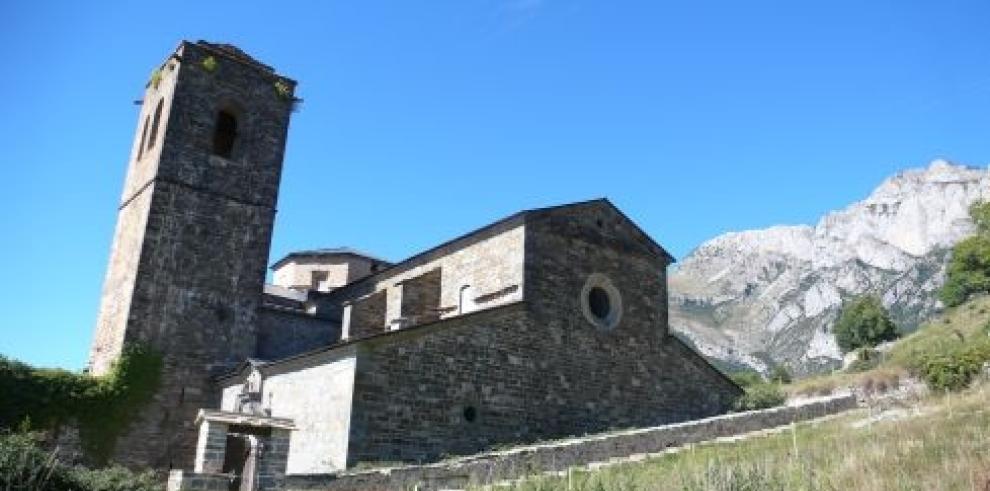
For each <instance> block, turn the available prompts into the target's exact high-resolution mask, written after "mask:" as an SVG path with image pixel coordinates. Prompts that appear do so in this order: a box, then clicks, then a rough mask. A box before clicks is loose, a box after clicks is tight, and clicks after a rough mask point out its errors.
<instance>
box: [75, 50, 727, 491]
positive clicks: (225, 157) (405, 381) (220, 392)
mask: <svg viewBox="0 0 990 491" xmlns="http://www.w3.org/2000/svg"><path fill="white" fill-rule="evenodd" d="M295 86H296V83H295V82H294V81H293V80H291V79H289V78H286V77H284V76H282V75H279V74H277V73H276V72H275V71H274V70H273V69H272V68H271V67H269V66H266V65H264V64H263V63H260V62H259V61H257V60H255V59H253V58H252V57H250V56H248V55H247V54H245V53H244V52H242V51H241V50H239V49H237V48H236V47H234V46H231V45H226V44H214V43H207V42H204V41H199V42H182V43H181V44H180V45H179V46H178V48H177V50H176V51H175V52H174V53H173V54H171V55H170V56H169V57H168V58H167V59H166V60H165V61H164V62H163V63H162V64H161V65H160V67H159V68H158V69H157V70H156V71H155V72H154V75H153V76H152V78H151V80H150V81H149V82H148V85H147V88H146V91H145V94H144V99H143V105H142V107H141V112H140V116H139V120H138V127H137V134H136V136H135V139H134V146H133V149H132V152H131V158H130V162H129V168H128V172H127V177H126V181H125V183H124V191H123V197H122V199H121V204H120V208H119V211H118V221H117V227H116V231H115V235H114V240H113V246H112V250H111V255H110V264H109V268H108V271H107V275H106V279H105V286H104V289H103V294H102V299H101V306H100V310H99V318H98V321H97V325H96V331H95V336H94V341H93V346H92V350H91V357H90V370H91V372H92V373H94V374H101V373H105V372H106V371H107V370H108V369H109V367H110V366H111V364H112V362H113V360H115V359H116V357H118V356H119V355H120V353H121V352H122V349H123V348H124V346H126V345H127V344H129V343H144V344H146V345H150V346H152V347H153V348H155V349H157V350H158V351H159V352H161V353H162V354H163V355H164V360H165V369H164V373H163V380H162V385H161V388H160V390H159V392H158V394H157V395H156V396H155V398H154V400H153V401H152V402H151V403H150V404H149V405H148V406H146V408H145V409H144V411H143V412H142V414H141V415H140V416H139V417H138V418H137V420H136V422H135V423H134V424H133V425H132V426H131V427H130V428H128V430H127V431H126V432H125V434H124V436H123V437H122V438H121V439H120V440H119V441H118V444H117V450H116V453H117V455H116V459H117V460H119V461H122V462H125V463H130V464H140V465H151V466H154V467H158V468H163V469H164V468H174V469H180V468H181V469H194V470H195V472H196V474H189V473H188V471H187V474H186V475H185V478H186V483H185V484H182V483H181V482H179V483H178V484H175V485H174V486H173V487H175V488H176V489H178V488H182V489H191V487H190V486H192V485H191V484H189V483H190V482H192V481H191V480H190V479H191V478H190V476H193V475H196V476H209V475H237V476H242V477H243V480H244V483H245V484H243V486H248V487H242V488H241V489H251V487H252V486H253V488H254V489H268V488H272V487H277V483H278V482H279V479H282V478H283V477H284V476H285V475H286V474H288V475H293V474H328V473H334V472H339V471H341V470H344V469H347V468H349V467H352V466H354V465H356V464H358V463H362V462H375V461H404V462H428V461H433V460H437V459H439V458H441V457H442V456H445V455H456V454H467V453H472V452H478V451H481V450H484V449H487V448H491V447H492V446H494V445H504V444H508V443H516V442H532V441H537V440H541V439H549V438H558V437H562V436H567V435H576V434H585V433H590V432H598V431H603V430H608V429H613V428H624V427H635V426H644V425H656V424H662V423H669V422H676V421H683V420H688V419H695V418H701V417H706V416H710V415H714V414H718V413H721V412H725V411H726V410H728V408H729V407H730V406H731V404H732V402H733V400H734V399H735V398H736V397H737V396H738V395H739V394H740V392H741V391H740V389H739V388H738V387H737V386H736V385H734V384H733V383H732V382H731V381H730V380H728V379H727V378H726V377H725V376H724V375H723V374H721V373H720V372H719V371H717V370H715V369H714V368H713V367H711V366H710V365H709V364H708V363H707V362H706V361H705V360H704V359H703V358H702V357H701V356H699V355H698V354H697V353H695V352H694V351H692V350H691V349H690V348H689V347H687V346H686V345H685V344H684V343H682V342H681V341H680V340H678V338H676V337H674V336H672V335H671V334H670V333H669V331H668V325H667V280H666V278H667V276H666V269H667V266H668V265H670V263H671V262H672V261H673V259H672V258H671V256H670V255H669V254H668V253H667V252H666V251H665V250H664V249H663V247H661V246H660V245H659V244H657V242H656V241H654V240H653V239H652V238H651V237H650V236H649V235H647V234H646V233H645V232H643V230H641V229H640V228H639V227H638V226H637V225H636V224H635V223H634V222H632V221H631V220H630V219H629V218H628V217H627V216H625V215H624V214H623V213H622V212H621V211H620V210H619V209H617V208H616V207H615V206H614V205H613V204H612V203H610V202H609V201H608V200H605V199H597V200H591V201H585V202H580V203H573V204H566V205H562V206H556V207H550V208H542V209H535V210H526V211H522V212H519V213H516V214H514V215H512V216H509V217H506V218H504V219H502V220H499V221H497V222H495V223H492V224H489V225H486V226H484V227H481V228H479V229H477V230H475V231H472V232H470V233H467V234H465V235H462V236H460V237H457V238H454V239H452V240H449V241H447V242H445V243H443V244H440V245H438V246H436V247H434V248H431V249H429V250H426V251H422V252H420V253H418V254H416V255H414V256H412V257H410V258H408V259H405V260H403V261H401V262H398V263H391V262H389V261H386V260H382V259H379V258H376V257H374V256H372V255H370V254H367V253H365V252H361V251H359V250H355V249H350V248H335V249H319V250H310V251H299V252H294V253H291V254H289V255H287V256H286V257H284V258H282V259H280V260H278V261H277V262H275V263H274V265H273V266H272V270H273V274H272V278H273V284H266V280H265V278H266V270H267V269H268V264H267V263H268V257H269V247H270V243H271V236H272V225H273V222H274V219H275V210H276V201H277V196H278V187H279V179H280V175H281V170H282V160H283V154H284V150H285V142H286V136H287V132H288V126H289V119H290V115H291V113H292V110H293V106H294V104H295V103H296V102H297V99H295V96H294V90H295ZM262 448H264V449H265V451H264V453H263V454H262V452H261V450H260V449H262ZM173 477H174V478H175V480H176V481H177V482H178V481H182V479H183V475H182V472H178V473H175V476H173ZM248 481H251V483H248ZM273 483H274V484H273ZM173 484H174V483H173Z"/></svg>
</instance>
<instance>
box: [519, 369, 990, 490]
mask: <svg viewBox="0 0 990 491" xmlns="http://www.w3.org/2000/svg"><path fill="white" fill-rule="evenodd" d="M988 403H990V388H987V387H985V386H982V385H981V386H978V387H975V388H972V389H969V390H968V391H966V392H964V393H961V394H952V395H950V396H938V397H935V398H932V399H929V400H928V401H926V402H925V403H924V404H922V405H920V406H918V407H917V408H910V409H904V410H900V411H894V412H888V413H885V417H886V418H888V419H883V418H881V417H877V418H871V416H870V414H869V411H868V410H857V411H853V412H850V413H847V414H846V415H843V416H841V417H838V418H835V419H831V420H828V421H825V422H818V423H807V424H799V425H797V426H795V427H793V428H792V429H787V430H785V431H782V432H779V433H776V434H773V435H770V436H765V437H753V438H749V439H745V440H740V441H737V442H733V443H709V444H703V445H699V446H695V447H693V448H689V449H685V450H682V451H680V452H678V453H673V454H668V455H664V456H662V457H658V458H655V459H652V460H647V461H644V462H638V463H630V464H620V465H615V466H611V467H607V468H604V469H601V470H598V471H594V472H588V471H572V472H571V474H570V476H567V477H559V478H534V479H532V480H528V481H524V482H522V483H519V484H517V485H515V486H512V487H511V488H510V489H515V490H519V491H541V490H557V489H560V490H582V491H583V490H601V491H611V490H616V491H618V490H623V491H633V490H644V491H645V490H651V491H652V490H657V491H660V490H698V491H701V490H706V491H707V490H710V491H730V490H732V491H736V490H738V491H742V490H754V491H756V490H760V491H762V490H767V491H773V490H832V489H834V490H848V489H863V490H867V489H868V490H887V489H889V490H926V491H927V490H955V489H959V490H963V489H984V487H985V486H987V485H988V484H990V404H988Z"/></svg>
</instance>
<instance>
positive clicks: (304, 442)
mask: <svg viewBox="0 0 990 491" xmlns="http://www.w3.org/2000/svg"><path fill="white" fill-rule="evenodd" d="M355 367H356V361H355V351H354V349H353V347H350V348H349V347H343V348H340V349H336V350H333V351H332V352H322V353H317V354H313V355H307V356H306V357H304V358H300V359H297V360H288V361H283V362H280V363H278V364H277V366H267V367H263V368H262V371H263V372H264V373H265V377H264V382H263V385H262V401H261V402H262V406H263V407H265V408H268V409H270V410H271V412H272V415H273V416H277V417H281V418H289V419H291V420H292V421H293V422H294V423H295V425H296V427H297V430H296V431H294V432H292V438H291V445H290V448H289V452H288V467H287V472H289V473H292V474H299V473H304V474H310V473H324V472H334V471H339V470H342V469H344V468H345V464H346V461H347V445H348V428H349V425H350V420H351V400H352V397H353V394H354V392H353V390H354V370H355ZM245 373H247V372H245ZM243 382H244V377H243V375H242V376H238V377H232V378H228V379H223V380H222V382H221V384H222V386H223V401H222V402H221V406H220V407H221V409H222V410H225V411H234V410H235V409H236V398H237V394H238V393H240V384H242V383H243Z"/></svg>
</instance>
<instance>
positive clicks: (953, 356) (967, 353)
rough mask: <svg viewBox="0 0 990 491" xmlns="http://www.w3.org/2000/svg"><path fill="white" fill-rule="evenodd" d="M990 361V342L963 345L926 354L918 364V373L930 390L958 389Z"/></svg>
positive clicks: (968, 382) (964, 386)
mask: <svg viewBox="0 0 990 491" xmlns="http://www.w3.org/2000/svg"><path fill="white" fill-rule="evenodd" d="M988 361H990V342H986V341H984V342H980V343H977V344H973V345H964V346H961V347H959V348H957V349H955V350H948V351H945V352H941V353H931V354H928V355H927V356H926V357H925V359H924V360H923V361H922V363H921V366H920V372H921V373H920V375H921V377H922V378H923V379H924V380H925V384H927V385H928V387H929V388H930V389H932V390H937V391H949V390H952V391H954V390H960V389H964V388H966V387H968V386H969V384H970V382H972V381H973V378H974V377H976V375H978V374H979V373H980V371H981V370H982V369H983V364H984V363H987V362H988Z"/></svg>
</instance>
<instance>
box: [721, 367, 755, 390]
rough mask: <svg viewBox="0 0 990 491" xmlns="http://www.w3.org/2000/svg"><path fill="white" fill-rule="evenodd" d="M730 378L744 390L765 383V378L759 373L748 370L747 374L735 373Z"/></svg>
mask: <svg viewBox="0 0 990 491" xmlns="http://www.w3.org/2000/svg"><path fill="white" fill-rule="evenodd" d="M729 378H730V379H732V381H733V382H735V383H736V385H738V386H740V387H742V388H744V389H745V388H746V387H749V386H752V385H756V384H762V383H763V377H761V376H760V374H759V372H756V371H751V370H747V371H745V372H736V373H733V374H731V375H729Z"/></svg>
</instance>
